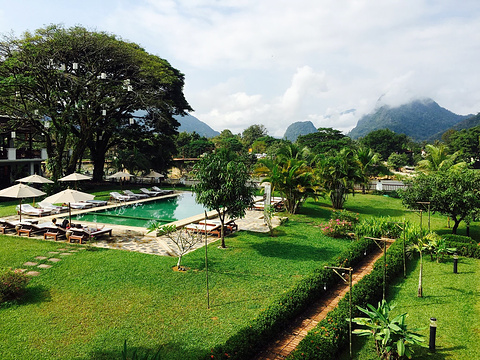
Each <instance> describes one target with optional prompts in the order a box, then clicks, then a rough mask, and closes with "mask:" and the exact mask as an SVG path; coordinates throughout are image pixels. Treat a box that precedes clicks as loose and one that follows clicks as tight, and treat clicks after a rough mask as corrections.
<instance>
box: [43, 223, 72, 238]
mask: <svg viewBox="0 0 480 360" xmlns="http://www.w3.org/2000/svg"><path fill="white" fill-rule="evenodd" d="M49 237H52V238H53V239H54V240H55V241H57V240H58V238H59V237H65V238H66V237H67V229H64V228H62V227H60V226H49V227H47V231H46V232H44V233H43V238H44V239H48V238H49Z"/></svg>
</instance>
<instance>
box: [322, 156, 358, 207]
mask: <svg viewBox="0 0 480 360" xmlns="http://www.w3.org/2000/svg"><path fill="white" fill-rule="evenodd" d="M359 169H360V166H359V162H358V160H357V158H356V156H355V153H354V152H353V150H352V149H349V148H344V149H342V150H341V151H340V152H339V153H338V154H337V155H336V156H329V157H325V158H323V159H321V160H320V162H319V168H318V175H319V177H320V181H321V184H322V186H323V188H324V190H325V191H326V192H327V193H328V195H329V196H330V200H331V201H332V206H333V208H334V209H342V208H343V204H344V202H345V200H346V199H347V195H348V194H350V193H351V194H354V192H355V183H356V182H361V181H362V180H363V178H362V176H361V174H360V171H359Z"/></svg>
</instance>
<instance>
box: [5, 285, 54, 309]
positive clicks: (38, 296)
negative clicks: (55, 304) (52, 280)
mask: <svg viewBox="0 0 480 360" xmlns="http://www.w3.org/2000/svg"><path fill="white" fill-rule="evenodd" d="M51 299H52V298H51V296H50V291H49V290H48V289H47V288H45V287H44V286H27V288H26V289H25V293H24V294H23V296H22V297H21V298H19V299H15V300H10V301H6V302H4V303H1V304H0V308H2V309H6V308H9V307H12V306H22V305H28V304H38V303H41V302H45V301H51Z"/></svg>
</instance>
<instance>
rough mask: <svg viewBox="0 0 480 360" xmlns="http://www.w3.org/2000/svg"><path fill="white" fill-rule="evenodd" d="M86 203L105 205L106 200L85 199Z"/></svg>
mask: <svg viewBox="0 0 480 360" xmlns="http://www.w3.org/2000/svg"><path fill="white" fill-rule="evenodd" d="M85 202H86V203H89V204H93V206H106V205H107V204H108V201H106V200H87V201H85Z"/></svg>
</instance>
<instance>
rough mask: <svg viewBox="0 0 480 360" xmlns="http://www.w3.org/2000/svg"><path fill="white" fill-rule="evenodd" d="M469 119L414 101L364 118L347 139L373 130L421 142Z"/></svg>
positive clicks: (428, 101) (428, 102) (431, 103)
mask: <svg viewBox="0 0 480 360" xmlns="http://www.w3.org/2000/svg"><path fill="white" fill-rule="evenodd" d="M469 116H471V115H457V114H454V113H453V112H451V111H449V110H447V109H445V108H442V107H441V106H440V105H438V104H437V103H436V102H435V101H433V100H432V99H422V100H414V101H411V102H409V103H407V104H404V105H401V106H397V107H390V106H388V105H383V106H381V107H377V109H376V110H375V111H374V112H372V113H370V114H368V115H365V116H363V117H362V118H361V119H360V120H359V121H358V123H357V126H356V127H355V128H353V129H352V131H350V133H349V134H348V136H350V137H351V138H352V139H357V138H359V137H363V136H365V135H367V134H368V133H369V132H371V131H374V130H379V129H390V130H392V131H393V132H395V133H397V134H405V135H407V136H409V137H410V138H412V139H413V140H415V141H423V140H429V139H430V138H432V137H433V136H434V135H436V134H438V133H439V132H444V131H446V130H447V129H449V128H451V127H453V126H455V125H457V124H458V123H460V122H461V121H463V120H465V119H466V118H468V117H469Z"/></svg>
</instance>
